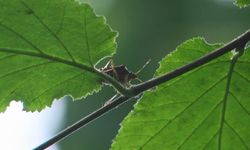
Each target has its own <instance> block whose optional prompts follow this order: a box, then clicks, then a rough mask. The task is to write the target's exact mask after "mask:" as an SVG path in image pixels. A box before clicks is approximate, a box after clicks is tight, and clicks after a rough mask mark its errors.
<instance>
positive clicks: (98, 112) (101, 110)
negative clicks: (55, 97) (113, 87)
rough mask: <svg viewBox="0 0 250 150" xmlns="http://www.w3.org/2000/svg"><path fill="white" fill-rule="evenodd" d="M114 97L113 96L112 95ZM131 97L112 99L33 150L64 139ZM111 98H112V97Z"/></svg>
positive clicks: (38, 149) (42, 149)
mask: <svg viewBox="0 0 250 150" xmlns="http://www.w3.org/2000/svg"><path fill="white" fill-rule="evenodd" d="M112 98H113V97H112ZM129 99H130V98H129V97H125V96H119V97H117V98H115V99H114V100H112V101H111V102H110V103H109V104H107V105H104V106H103V107H101V108H99V109H97V110H96V111H94V112H92V113H91V114H89V115H87V116H85V117H84V118H82V119H81V120H79V121H78V122H76V123H74V124H73V125H71V126H69V127H67V128H66V129H64V130H63V131H61V132H59V133H58V134H57V135H55V136H54V137H52V138H51V139H49V140H48V141H46V142H45V143H43V144H41V145H39V146H38V147H36V148H34V149H33V150H44V149H46V148H48V147H49V146H51V145H53V144H54V143H56V142H58V141H60V140H62V139H64V138H65V137H67V136H69V135H71V134H72V133H74V132H75V131H76V130H79V129H80V128H82V127H84V126H86V125H87V124H88V123H90V122H91V121H93V120H95V119H97V118H98V117H100V116H102V115H104V114H105V113H107V112H109V111H110V110H111V109H114V108H115V107H117V106H119V105H120V104H122V103H124V102H126V101H128V100H129ZM110 100H111V99H110Z"/></svg>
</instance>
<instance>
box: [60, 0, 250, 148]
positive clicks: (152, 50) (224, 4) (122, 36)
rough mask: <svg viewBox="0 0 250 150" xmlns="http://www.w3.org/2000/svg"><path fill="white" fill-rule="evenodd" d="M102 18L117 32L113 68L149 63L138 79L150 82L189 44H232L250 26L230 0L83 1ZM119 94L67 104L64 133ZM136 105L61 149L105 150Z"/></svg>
mask: <svg viewBox="0 0 250 150" xmlns="http://www.w3.org/2000/svg"><path fill="white" fill-rule="evenodd" d="M82 1H83V2H88V3H90V4H91V5H92V7H94V9H95V10H96V12H97V14H100V15H104V16H105V17H106V18H107V22H108V23H109V24H110V25H111V27H112V28H113V29H114V30H116V31H118V32H119V37H118V40H117V42H118V49H117V54H116V55H115V63H116V64H117V65H119V64H125V65H126V66H127V67H128V68H129V69H130V70H132V71H136V70H138V69H139V68H140V67H141V66H143V64H144V63H145V62H146V61H147V60H148V59H151V60H152V61H151V63H150V64H149V66H148V67H147V68H146V69H145V70H144V71H143V72H142V74H141V76H140V78H141V79H142V80H147V79H149V78H151V77H152V76H153V74H154V71H155V70H156V68H157V67H158V62H159V61H160V60H161V59H162V57H164V56H165V55H166V54H168V53H169V52H170V51H172V50H174V49H175V48H176V46H178V45H179V44H180V43H182V42H184V41H185V40H187V39H190V38H192V37H196V36H202V37H205V38H206V40H207V41H208V42H210V43H214V42H223V43H225V42H229V41H230V40H232V39H233V38H234V37H236V36H237V35H239V34H241V33H243V32H244V31H245V30H247V29H248V28H249V27H250V8H246V9H239V8H237V7H236V6H234V5H233V1H231V0H202V1H201V0H188V1H183V0H182V1H181V0H176V1H167V0H156V1H152V0H82ZM114 93H115V92H114V91H113V90H112V88H110V87H104V88H103V90H102V91H101V92H100V93H98V94H94V95H92V96H89V97H88V98H87V99H86V100H84V101H75V102H72V101H69V100H65V101H66V102H67V113H66V115H65V118H64V119H65V120H64V124H62V126H61V127H60V129H63V128H65V127H67V126H68V125H70V124H72V123H74V122H76V121H77V120H79V119H80V118H82V117H83V116H85V115H87V114H89V113H90V112H92V111H94V110H95V109H97V108H99V107H101V106H102V105H103V104H104V103H105V100H107V99H109V98H110V97H112V95H113V94H114ZM134 103H135V101H134V100H132V101H130V102H128V103H126V104H124V105H122V106H120V107H119V108H118V109H115V110H113V111H111V112H109V113H108V114H106V115H104V116H102V117H100V118H98V119H97V120H96V121H94V122H92V123H90V124H89V125H87V126H86V127H84V128H82V129H80V130H79V131H77V132H76V133H74V134H73V135H71V136H69V137H67V138H66V139H64V140H63V141H61V142H60V143H59V147H60V149H61V150H107V149H109V147H110V145H111V143H112V139H113V138H114V137H115V135H116V134H117V132H118V130H119V128H120V125H119V124H120V123H121V121H122V120H123V118H124V117H125V116H126V115H127V114H128V113H129V111H131V109H132V108H133V104H134Z"/></svg>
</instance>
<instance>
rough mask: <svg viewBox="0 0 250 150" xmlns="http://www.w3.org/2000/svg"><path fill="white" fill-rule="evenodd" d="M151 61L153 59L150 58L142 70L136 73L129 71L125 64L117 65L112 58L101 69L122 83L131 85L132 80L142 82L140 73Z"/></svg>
mask: <svg viewBox="0 0 250 150" xmlns="http://www.w3.org/2000/svg"><path fill="white" fill-rule="evenodd" d="M150 61H151V60H148V61H147V62H146V63H145V64H144V66H143V67H142V68H141V69H140V70H138V71H137V72H136V73H134V72H131V71H129V70H128V69H127V67H126V66H125V65H120V66H115V65H114V62H113V60H112V59H111V60H109V61H108V63H107V64H106V65H105V66H104V67H103V68H101V69H100V71H102V72H103V73H106V74H108V75H109V76H111V77H113V78H115V79H116V80H117V81H119V82H120V83H121V84H123V85H125V86H129V85H130V82H131V81H132V80H138V81H140V82H141V80H140V79H139V78H138V74H139V73H140V72H141V71H142V70H143V69H144V68H145V67H146V66H147V65H148V64H149V62H150ZM104 83H105V82H104Z"/></svg>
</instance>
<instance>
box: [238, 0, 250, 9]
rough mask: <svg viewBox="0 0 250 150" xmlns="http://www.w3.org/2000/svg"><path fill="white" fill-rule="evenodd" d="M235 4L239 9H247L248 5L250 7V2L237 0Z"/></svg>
mask: <svg viewBox="0 0 250 150" xmlns="http://www.w3.org/2000/svg"><path fill="white" fill-rule="evenodd" d="M235 4H236V5H237V6H239V7H241V8H242V7H247V6H248V5H250V0H236V1H235Z"/></svg>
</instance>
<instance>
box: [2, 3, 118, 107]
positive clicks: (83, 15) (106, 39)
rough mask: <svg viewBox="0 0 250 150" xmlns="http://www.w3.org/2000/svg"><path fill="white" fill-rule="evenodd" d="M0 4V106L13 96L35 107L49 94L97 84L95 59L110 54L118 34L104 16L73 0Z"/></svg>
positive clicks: (81, 91) (76, 93)
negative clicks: (97, 14)
mask: <svg viewBox="0 0 250 150" xmlns="http://www.w3.org/2000/svg"><path fill="white" fill-rule="evenodd" d="M0 6H1V9H0V35H1V36H0V68H1V72H0V88H1V90H0V111H4V110H5V109H6V107H7V106H8V105H9V103H10V102H11V101H12V100H18V101H19V100H20V101H22V102H23V103H24V108H25V109H26V110H29V111H35V110H38V111H40V110H42V109H43V108H44V107H45V106H50V105H51V104H52V102H53V99H54V98H61V97H63V96H64V95H71V96H72V97H74V98H75V99H81V98H82V97H85V96H87V95H88V94H91V93H92V92H93V91H98V90H100V88H101V80H100V78H99V77H98V76H97V75H96V70H95V69H94V65H95V64H96V63H97V62H98V61H100V59H102V58H104V57H105V56H110V55H113V54H114V52H115V49H116V43H115V38H116V36H117V33H116V32H113V31H112V30H111V29H110V27H109V26H108V25H107V24H106V23H105V18H104V17H102V16H96V15H95V13H94V11H93V9H92V8H91V7H90V6H89V5H87V4H80V3H78V2H76V1H74V0H63V1H62V0H11V1H6V0H0ZM90 72H91V73H90Z"/></svg>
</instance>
